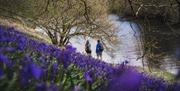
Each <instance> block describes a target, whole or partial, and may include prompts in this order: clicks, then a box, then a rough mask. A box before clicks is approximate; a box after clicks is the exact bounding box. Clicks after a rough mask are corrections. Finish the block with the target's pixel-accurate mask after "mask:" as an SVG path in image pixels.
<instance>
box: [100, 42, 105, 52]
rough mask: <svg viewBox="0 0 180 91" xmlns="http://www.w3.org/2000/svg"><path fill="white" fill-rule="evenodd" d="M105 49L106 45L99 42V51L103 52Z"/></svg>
mask: <svg viewBox="0 0 180 91" xmlns="http://www.w3.org/2000/svg"><path fill="white" fill-rule="evenodd" d="M103 50H104V47H103V45H102V44H99V51H100V52H102V51H103Z"/></svg>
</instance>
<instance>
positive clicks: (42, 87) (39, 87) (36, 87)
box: [35, 82, 46, 91]
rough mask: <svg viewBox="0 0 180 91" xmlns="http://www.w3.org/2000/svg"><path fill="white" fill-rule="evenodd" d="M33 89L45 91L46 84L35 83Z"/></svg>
mask: <svg viewBox="0 0 180 91" xmlns="http://www.w3.org/2000/svg"><path fill="white" fill-rule="evenodd" d="M35 91H46V84H45V83H43V82H42V83H36V85H35Z"/></svg>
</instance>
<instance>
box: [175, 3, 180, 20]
mask: <svg viewBox="0 0 180 91" xmlns="http://www.w3.org/2000/svg"><path fill="white" fill-rule="evenodd" d="M176 2H177V4H178V23H180V1H179V0H176Z"/></svg>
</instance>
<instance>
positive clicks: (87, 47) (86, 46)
mask: <svg viewBox="0 0 180 91" xmlns="http://www.w3.org/2000/svg"><path fill="white" fill-rule="evenodd" d="M85 51H86V53H87V55H89V56H91V44H90V43H89V40H87V41H86V44H85Z"/></svg>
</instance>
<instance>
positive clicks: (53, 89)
mask: <svg viewBox="0 0 180 91" xmlns="http://www.w3.org/2000/svg"><path fill="white" fill-rule="evenodd" d="M46 91H58V87H57V86H56V85H55V84H53V83H52V84H50V86H48V87H47V89H46Z"/></svg>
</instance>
